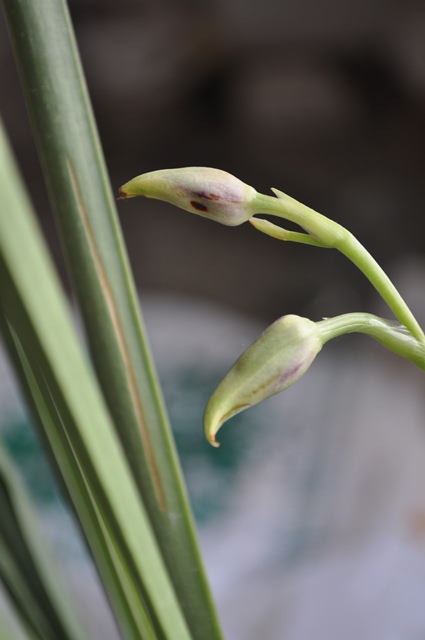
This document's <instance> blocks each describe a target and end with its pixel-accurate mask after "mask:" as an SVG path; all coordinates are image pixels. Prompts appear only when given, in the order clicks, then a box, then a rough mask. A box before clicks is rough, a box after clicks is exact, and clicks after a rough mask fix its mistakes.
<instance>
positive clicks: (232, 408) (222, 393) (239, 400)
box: [204, 315, 323, 447]
mask: <svg viewBox="0 0 425 640" xmlns="http://www.w3.org/2000/svg"><path fill="white" fill-rule="evenodd" d="M322 345H323V340H322V338H321V335H320V330H319V328H318V327H317V325H316V323H315V322H313V321H312V320H309V319H308V318H301V317H300V316H295V315H287V316H283V317H282V318H279V320H276V322H274V323H273V324H272V325H270V326H269V327H268V328H267V329H266V330H265V331H264V332H263V333H262V334H261V336H259V337H258V338H257V339H256V340H255V342H253V343H252V345H251V346H250V347H248V349H247V350H246V351H245V352H244V353H243V354H242V355H241V356H240V357H239V358H238V360H237V361H236V362H235V364H234V365H233V366H232V368H231V369H230V371H229V372H228V373H227V374H226V376H225V377H224V378H223V380H222V381H221V382H220V384H219V385H218V387H217V389H216V390H215V391H214V393H213V394H212V396H211V398H210V399H209V401H208V403H207V406H206V408H205V413H204V431H205V435H206V438H207V440H208V441H209V442H210V444H212V445H213V446H216V447H217V446H218V443H217V441H216V434H217V431H218V430H219V429H220V427H221V426H222V424H223V423H224V422H226V420H229V418H231V417H232V416H234V415H236V414H237V413H239V412H241V411H243V410H244V409H246V408H248V407H251V406H252V405H254V404H257V403H258V402H260V401H261V400H264V399H266V398H269V397H270V396H273V395H275V394H276V393H279V392H280V391H283V390H284V389H287V388H288V387H290V386H291V385H292V384H294V382H296V381H297V380H299V379H300V378H301V377H302V376H303V375H304V373H305V372H306V371H307V369H308V368H309V366H310V365H311V363H312V362H313V360H314V358H315V357H316V355H317V354H318V353H319V351H320V350H321V348H322Z"/></svg>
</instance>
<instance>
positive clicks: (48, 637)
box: [0, 447, 83, 640]
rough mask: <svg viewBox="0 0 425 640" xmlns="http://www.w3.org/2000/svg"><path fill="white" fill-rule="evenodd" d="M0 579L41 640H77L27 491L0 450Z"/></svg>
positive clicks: (79, 632) (72, 616) (78, 629)
mask: <svg viewBox="0 0 425 640" xmlns="http://www.w3.org/2000/svg"><path fill="white" fill-rule="evenodd" d="M0 514H1V516H0V567H1V569H0V574H1V577H2V580H3V583H4V584H5V586H6V588H7V590H8V592H9V594H10V596H11V597H12V599H13V601H14V603H15V605H16V607H17V608H18V610H19V611H20V613H21V615H22V616H23V617H24V618H25V620H26V622H27V625H28V626H30V627H31V628H32V629H33V631H34V634H35V635H36V636H37V637H38V638H39V640H80V639H81V637H82V635H83V634H82V630H81V627H80V625H79V624H78V621H77V619H76V617H75V612H74V611H73V610H72V608H71V607H70V602H69V595H68V594H66V593H65V591H64V590H63V588H62V587H61V583H60V580H59V576H58V575H57V572H56V571H54V569H53V562H52V558H51V556H50V555H49V554H48V553H47V549H46V548H45V546H44V544H43V543H42V540H41V531H40V529H39V527H38V524H37V521H36V516H35V514H34V512H33V509H32V505H31V503H30V501H29V498H28V496H27V495H26V491H25V489H24V487H23V485H22V483H21V481H20V478H19V476H18V474H17V472H16V471H15V469H14V467H13V465H12V463H11V461H10V460H9V459H8V457H7V455H6V452H5V451H4V450H3V449H2V448H1V447H0Z"/></svg>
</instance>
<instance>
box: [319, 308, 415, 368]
mask: <svg viewBox="0 0 425 640" xmlns="http://www.w3.org/2000/svg"><path fill="white" fill-rule="evenodd" d="M317 327H318V328H319V330H320V335H321V337H322V340H323V344H325V343H326V342H328V341H329V340H332V339H333V338H337V337H338V336H341V335H344V334H346V333H364V334H366V335H368V336H370V337H371V338H374V340H377V342H380V343H381V344H382V345H383V346H384V347H386V348H387V349H389V350H390V351H392V352H393V353H396V354H397V355H399V356H401V357H402V358H406V359H407V360H410V362H413V364H415V365H416V366H417V367H419V368H420V369H423V370H425V345H424V343H423V342H420V341H418V340H416V339H415V338H414V337H413V336H412V335H411V333H409V331H407V329H406V328H405V327H402V326H400V325H396V324H394V323H393V322H391V321H390V320H384V319H383V318H379V317H378V316H374V315H372V314H370V313H345V314H343V315H341V316H337V317H336V318H325V319H324V320H322V321H320V322H318V323H317Z"/></svg>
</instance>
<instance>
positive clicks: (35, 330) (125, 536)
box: [0, 130, 190, 640]
mask: <svg viewBox="0 0 425 640" xmlns="http://www.w3.org/2000/svg"><path fill="white" fill-rule="evenodd" d="M0 280H1V283H2V286H1V288H0V307H1V310H2V313H3V314H4V316H5V321H6V322H7V323H8V326H9V327H10V333H11V335H12V338H13V341H14V344H15V355H16V354H17V356H18V358H19V359H20V362H21V369H23V370H24V373H25V377H26V381H27V383H28V386H29V388H30V389H31V393H32V395H33V397H34V398H36V396H37V394H38V396H39V400H37V401H36V402H35V403H34V404H36V403H37V402H38V403H39V404H40V403H42V404H43V407H45V409H44V410H43V411H40V412H39V418H40V422H42V426H43V428H44V431H45V437H46V439H47V441H48V442H49V445H50V449H51V452H52V454H53V456H54V457H55V458H56V459H57V460H58V462H59V463H60V464H58V468H59V469H60V472H61V473H62V476H63V480H64V482H65V484H66V486H67V489H68V491H69V494H70V496H71V498H72V500H73V503H74V505H75V508H76V510H77V512H78V515H79V518H80V521H81V524H82V527H83V530H84V532H85V534H86V537H87V541H88V543H89V545H90V548H91V550H92V552H93V555H94V557H95V558H96V559H97V558H99V556H101V558H102V560H103V563H107V569H106V570H105V564H103V563H102V564H100V563H99V565H98V566H99V571H100V573H101V575H102V577H104V578H105V586H106V588H108V587H109V589H110V590H109V596H110V600H111V603H112V605H113V606H114V596H115V595H116V587H112V588H111V584H112V583H113V584H118V585H120V588H121V591H125V592H126V593H128V594H130V596H131V598H129V601H128V602H129V606H128V611H130V610H131V611H132V613H133V614H134V617H133V620H132V621H131V624H129V623H128V621H125V620H119V622H120V623H121V628H122V629H123V630H127V629H128V628H134V629H137V633H136V632H135V633H132V634H130V633H129V634H128V636H127V637H128V638H131V639H132V640H136V638H138V639H140V638H142V639H146V640H152V639H153V638H154V637H159V638H166V639H167V640H189V638H190V634H189V632H188V630H187V626H186V624H185V621H184V618H183V617H182V614H181V611H180V607H179V604H178V601H177V599H176V596H175V592H174V590H173V588H172V585H171V583H170V581H169V577H168V574H167V571H166V569H165V566H164V564H163V561H162V557H161V554H160V551H159V548H158V545H157V542H156V540H155V537H154V535H153V532H152V529H151V526H150V524H149V520H148V517H147V514H146V512H145V509H144V507H143V504H142V502H141V501H140V498H139V496H138V494H137V491H136V487H135V484H134V481H133V478H132V476H131V474H130V472H129V469H128V465H127V463H126V460H125V458H124V456H123V453H122V449H121V446H120V445H119V442H118V439H117V437H116V434H115V431H114V429H113V425H112V422H111V420H110V416H109V413H108V411H107V409H106V406H105V404H104V401H103V398H102V396H101V394H100V391H99V388H98V385H97V383H96V381H95V379H94V377H93V373H92V370H91V369H90V367H89V365H88V363H87V362H86V360H85V357H84V355H83V352H82V349H81V346H80V344H79V343H78V340H77V338H76V335H75V331H74V328H73V327H72V324H71V320H70V315H69V312H68V309H67V305H66V301H65V299H64V295H63V293H62V290H61V288H60V285H59V282H58V280H57V276H56V273H55V271H54V267H53V265H52V264H51V261H50V259H49V256H48V254H47V251H46V248H45V245H44V242H43V239H42V237H41V235H40V231H39V228H38V227H37V225H36V222H35V218H34V216H33V215H32V214H31V210H30V205H29V202H28V200H27V198H26V197H25V194H24V191H23V187H22V184H21V182H20V180H19V178H18V175H17V172H16V168H15V166H14V163H13V161H12V158H11V155H10V152H9V149H8V146H7V143H6V139H5V137H4V134H3V131H2V130H1V131H0ZM46 415H47V416H48V417H49V418H50V419H47V420H46V419H45V418H46ZM43 418H44V419H43ZM106 548H107V549H108V551H109V552H108V553H106V552H105V549H106ZM111 574H112V576H113V580H110V576H111ZM136 597H137V602H136ZM115 613H116V614H117V616H118V614H119V613H122V609H121V608H120V607H116V608H115ZM155 634H156V635H155Z"/></svg>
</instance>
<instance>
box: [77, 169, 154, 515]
mask: <svg viewBox="0 0 425 640" xmlns="http://www.w3.org/2000/svg"><path fill="white" fill-rule="evenodd" d="M67 164H68V171H69V175H70V178H71V183H72V187H73V189H74V193H75V198H76V200H77V204H78V210H79V213H80V218H81V222H82V224H83V228H84V232H85V235H86V238H87V243H88V245H89V248H90V253H91V256H92V258H93V262H94V265H95V268H96V272H97V275H98V278H99V282H100V287H101V289H102V291H103V295H104V298H105V302H106V306H107V308H108V311H109V316H110V319H111V322H112V325H113V328H114V332H115V335H116V338H117V343H118V348H119V350H120V352H121V357H122V360H123V363H124V368H125V371H126V374H127V384H128V390H129V393H130V397H131V401H132V404H133V409H134V414H135V417H136V421H137V424H138V427H139V431H140V436H141V439H142V443H143V449H144V452H145V455H146V461H147V464H148V467H149V471H150V475H151V479H152V484H153V488H154V491H155V495H156V499H157V501H158V504H159V507H160V509H161V511H165V508H166V501H165V494H164V489H163V487H162V484H161V479H160V474H159V470H158V465H157V463H156V460H155V454H154V451H153V447H152V442H151V439H150V436H149V431H148V428H147V425H146V421H145V418H144V415H143V408H142V405H141V402H140V398H139V395H138V393H137V385H136V378H135V375H134V371H133V366H132V363H131V359H130V354H129V351H128V347H127V344H126V341H125V337H124V331H123V328H122V326H121V321H120V317H119V314H118V310H117V306H116V303H115V300H114V297H113V294H112V290H111V286H110V284H109V281H108V279H107V276H106V273H105V269H104V267H103V264H102V261H101V259H100V255H99V252H98V250H97V246H96V242H95V239H94V236H93V232H92V229H91V226H90V221H89V218H88V215H87V210H86V207H85V204H84V201H83V197H82V194H81V190H80V186H79V184H78V179H77V175H76V173H75V169H74V166H73V164H72V162H71V160H70V159H69V158H68V160H67Z"/></svg>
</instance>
